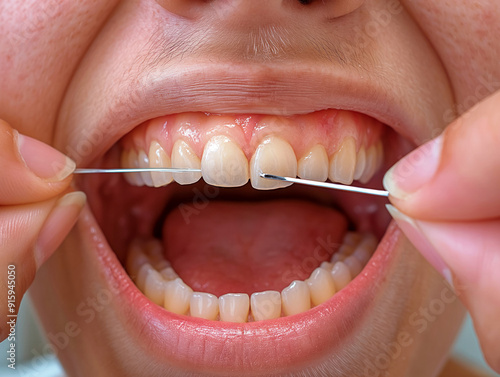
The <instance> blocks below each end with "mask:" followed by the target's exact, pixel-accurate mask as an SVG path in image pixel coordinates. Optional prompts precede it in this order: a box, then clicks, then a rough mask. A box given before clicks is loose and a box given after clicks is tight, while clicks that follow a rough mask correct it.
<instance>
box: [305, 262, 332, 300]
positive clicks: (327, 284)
mask: <svg viewBox="0 0 500 377" xmlns="http://www.w3.org/2000/svg"><path fill="white" fill-rule="evenodd" d="M307 285H308V286H309V293H310V295H311V302H312V304H313V305H314V306H318V305H321V304H322V303H324V302H325V301H327V300H329V299H330V298H331V297H332V296H333V295H334V294H335V282H334V280H333V277H332V274H331V273H330V272H329V271H327V270H325V269H323V268H321V267H318V268H316V269H315V270H314V271H313V272H312V274H311V276H310V277H309V279H307Z"/></svg>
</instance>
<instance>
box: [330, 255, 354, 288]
mask: <svg viewBox="0 0 500 377" xmlns="http://www.w3.org/2000/svg"><path fill="white" fill-rule="evenodd" d="M331 274H332V277H333V281H334V282H335V288H336V289H337V291H340V290H341V289H342V288H344V287H345V286H346V285H347V284H349V283H350V282H351V280H352V278H351V271H349V267H347V266H346V265H345V264H344V262H342V261H339V262H336V263H335V264H334V265H333V269H332V272H331Z"/></svg>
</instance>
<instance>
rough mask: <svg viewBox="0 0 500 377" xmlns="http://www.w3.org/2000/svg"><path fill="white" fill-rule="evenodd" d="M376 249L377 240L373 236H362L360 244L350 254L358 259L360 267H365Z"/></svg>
mask: <svg viewBox="0 0 500 377" xmlns="http://www.w3.org/2000/svg"><path fill="white" fill-rule="evenodd" d="M376 248H377V239H376V238H375V236H374V235H373V234H369V233H368V234H366V235H364V237H363V239H362V240H361V242H360V243H359V244H358V246H357V247H356V250H354V252H353V253H352V256H353V257H355V258H356V259H358V260H359V261H360V262H361V264H362V265H365V264H366V263H367V262H368V260H370V258H371V256H372V254H373V252H374V251H375V249H376Z"/></svg>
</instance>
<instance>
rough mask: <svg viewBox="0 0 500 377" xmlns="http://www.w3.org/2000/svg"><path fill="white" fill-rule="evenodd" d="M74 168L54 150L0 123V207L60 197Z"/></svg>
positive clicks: (71, 163) (69, 161) (72, 163)
mask: <svg viewBox="0 0 500 377" xmlns="http://www.w3.org/2000/svg"><path fill="white" fill-rule="evenodd" d="M74 168H75V163H74V162H73V161H72V160H70V159H69V158H68V157H66V156H65V155H63V154H62V153H60V152H59V151H57V150H56V149H54V148H52V147H50V146H49V145H47V144H44V143H42V142H40V141H38V140H36V139H33V138H31V137H28V136H24V135H21V134H19V133H18V132H17V131H16V130H14V129H13V128H12V127H10V126H9V125H8V124H7V123H6V122H4V121H2V120H0V172H1V174H0V206H3V205H16V204H26V203H35V202H39V201H43V200H47V199H50V198H53V197H55V196H57V195H60V194H61V193H62V192H63V191H64V190H65V189H66V188H67V187H68V185H69V184H70V182H71V177H70V175H71V173H72V172H73V170H74Z"/></svg>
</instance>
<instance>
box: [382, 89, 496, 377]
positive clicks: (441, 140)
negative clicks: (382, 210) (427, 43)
mask: <svg viewBox="0 0 500 377" xmlns="http://www.w3.org/2000/svg"><path fill="white" fill-rule="evenodd" d="M499 106H500V93H497V94H495V95H493V96H492V97H490V98H489V99H487V100H485V101H483V102H482V103H480V104H478V105H477V106H476V107H475V108H473V109H472V110H471V111H469V112H468V113H467V114H465V115H464V116H462V117H461V118H459V119H457V121H455V122H454V123H453V124H451V125H450V126H449V127H448V128H447V129H446V131H445V132H444V133H443V134H442V135H441V136H439V137H438V138H436V139H434V140H432V141H430V142H429V143H427V144H424V145H423V146H421V147H420V148H418V149H416V150H415V151H414V152H412V153H410V155H408V156H407V157H405V158H404V159H403V160H401V161H400V162H398V163H397V164H396V165H395V166H394V167H393V168H392V169H391V170H390V171H389V172H388V173H387V174H386V177H385V178H384V185H385V187H386V189H387V190H388V191H389V192H390V200H391V202H392V204H393V205H394V206H388V209H389V212H390V213H391V215H392V216H393V218H394V219H395V220H396V222H397V223H398V225H399V227H400V228H401V230H402V231H403V232H404V233H405V235H406V236H407V237H408V238H409V239H410V241H411V242H412V243H413V244H414V245H415V246H416V247H417V249H418V250H419V251H420V252H421V253H422V255H423V256H424V257H425V258H426V259H427V260H428V261H429V262H430V263H431V264H432V265H433V266H434V267H435V268H436V269H437V270H438V271H439V272H440V273H441V274H442V275H443V276H444V277H445V278H446V279H447V280H448V281H449V283H450V284H451V285H452V286H454V288H455V290H456V292H457V294H458V295H459V297H460V298H461V300H462V302H463V303H464V304H465V305H466V307H467V308H468V310H469V312H470V314H471V316H472V319H473V321H474V326H475V329H476V332H477V334H478V337H479V340H480V342H481V347H482V349H483V352H484V354H485V357H486V360H487V361H488V362H489V364H490V365H491V367H492V368H493V369H495V370H496V371H497V372H500V347H499V344H500V321H499V318H500V274H499V273H498V271H500V195H499V193H500V174H498V172H499V169H500V150H499V147H498V146H499V145H500V111H499V110H498V109H499Z"/></svg>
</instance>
